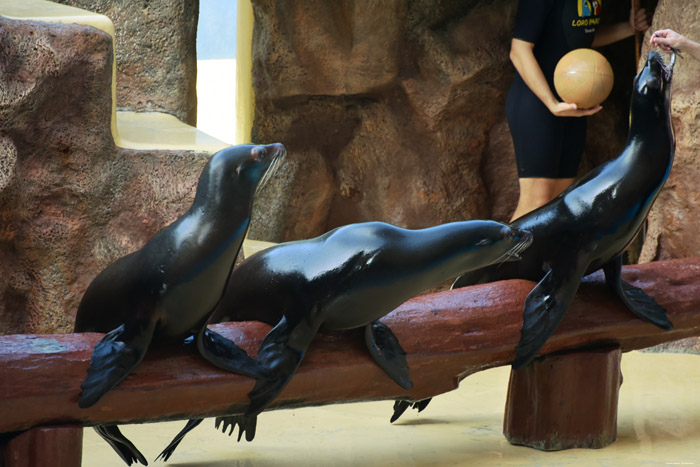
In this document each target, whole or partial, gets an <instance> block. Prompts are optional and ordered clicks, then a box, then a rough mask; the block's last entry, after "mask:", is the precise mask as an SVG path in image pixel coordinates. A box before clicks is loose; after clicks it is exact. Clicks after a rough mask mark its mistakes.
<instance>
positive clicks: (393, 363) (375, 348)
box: [365, 321, 413, 389]
mask: <svg viewBox="0 0 700 467" xmlns="http://www.w3.org/2000/svg"><path fill="white" fill-rule="evenodd" d="M365 344H366V345H367V350H368V351H369V354H370V355H371V356H372V359H373V360H374V361H375V362H376V363H377V365H379V368H381V369H382V370H384V373H386V374H387V375H388V376H389V378H391V379H392V380H393V381H394V382H395V383H396V384H398V385H399V386H401V387H402V388H404V389H411V388H412V387H413V382H412V381H411V378H410V376H409V375H408V362H407V361H406V352H405V351H404V350H403V348H402V347H401V344H399V340H398V339H397V338H396V336H395V335H394V333H393V332H391V329H389V327H388V326H387V325H385V324H382V323H380V322H379V321H375V322H373V323H370V324H368V325H367V326H365Z"/></svg>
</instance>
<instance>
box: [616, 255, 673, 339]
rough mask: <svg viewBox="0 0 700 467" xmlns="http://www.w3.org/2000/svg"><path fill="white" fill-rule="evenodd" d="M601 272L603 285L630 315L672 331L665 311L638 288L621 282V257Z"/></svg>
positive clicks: (671, 325)
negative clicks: (603, 277)
mask: <svg viewBox="0 0 700 467" xmlns="http://www.w3.org/2000/svg"><path fill="white" fill-rule="evenodd" d="M603 272H604V273H605V283H606V284H608V287H610V289H611V290H612V291H613V292H615V294H616V295H617V296H618V297H620V300H622V303H624V304H625V306H626V307H627V308H628V309H629V310H630V311H631V312H632V313H634V314H635V315H637V316H639V317H640V318H643V319H645V320H647V321H649V322H650V323H652V324H654V325H656V326H658V327H660V328H661V329H665V330H667V331H668V330H671V329H673V324H672V323H671V321H669V319H668V317H667V316H666V310H665V309H664V308H663V307H661V306H660V305H659V304H658V303H656V300H654V298H653V297H650V296H649V295H647V294H646V292H644V291H643V290H642V289H640V288H639V287H635V286H633V285H632V284H630V283H629V282H625V281H623V280H622V255H620V256H618V257H616V258H615V259H613V260H612V261H610V262H609V263H607V264H606V265H605V266H603Z"/></svg>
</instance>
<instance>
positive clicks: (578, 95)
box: [554, 49, 614, 109]
mask: <svg viewBox="0 0 700 467" xmlns="http://www.w3.org/2000/svg"><path fill="white" fill-rule="evenodd" d="M613 81H614V76H613V71H612V67H611V66H610V63H609V62H608V61H607V60H606V59H605V57H603V55H602V54H600V53H599V52H596V51H595V50H593V49H576V50H572V51H571V52H569V53H567V54H566V55H564V56H563V57H562V58H561V59H560V60H559V63H557V66H556V68H555V69H554V88H555V89H556V90H557V93H559V96H560V97H561V98H562V100H563V101H564V102H567V103H569V104H576V105H577V106H578V108H579V109H589V108H591V107H595V106H596V105H598V104H600V103H601V102H603V101H604V100H605V99H606V98H607V97H608V95H609V94H610V91H611V90H612V87H613Z"/></svg>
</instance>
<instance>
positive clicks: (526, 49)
mask: <svg viewBox="0 0 700 467" xmlns="http://www.w3.org/2000/svg"><path fill="white" fill-rule="evenodd" d="M534 48H535V44H533V43H532V42H526V41H523V40H520V39H513V40H512V41H511V45H510V60H511V61H512V62H513V65H514V66H515V69H516V70H518V73H519V74H520V76H521V77H522V78H523V81H525V84H527V87H529V88H530V90H532V92H533V93H535V95H536V96H537V97H538V98H539V99H540V100H541V101H542V102H543V103H544V105H546V106H547V108H548V109H549V111H550V112H552V113H553V114H554V115H556V116H557V117H583V116H586V115H592V114H594V113H596V112H598V111H599V110H600V109H602V107H601V106H599V105H598V106H595V107H592V108H590V109H579V108H577V107H576V104H567V103H566V102H561V101H559V100H558V99H557V98H556V96H555V95H554V93H553V92H552V90H551V89H550V87H549V83H547V79H546V78H545V76H544V73H543V72H542V68H540V64H539V63H537V59H536V58H535V54H534V52H533V50H534Z"/></svg>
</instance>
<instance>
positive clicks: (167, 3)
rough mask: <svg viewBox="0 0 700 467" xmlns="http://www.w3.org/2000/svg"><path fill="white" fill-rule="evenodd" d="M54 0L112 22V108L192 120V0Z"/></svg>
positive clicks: (194, 27) (195, 0) (194, 22)
mask: <svg viewBox="0 0 700 467" xmlns="http://www.w3.org/2000/svg"><path fill="white" fill-rule="evenodd" d="M56 1H57V2H58V3H63V4H65V5H71V6H75V7H78V8H82V9H83V10H88V11H93V12H95V13H100V14H103V15H105V16H107V17H108V18H110V19H111V20H112V22H113V23H114V28H115V30H116V46H115V49H116V57H117V107H118V108H124V109H128V110H137V111H149V112H167V113H170V114H173V115H175V116H176V117H177V118H179V119H180V120H182V121H183V122H185V123H189V124H190V125H195V124H196V123H197V91H196V83H197V50H196V47H195V46H196V38H197V18H198V16H199V1H198V0H174V1H172V0H148V1H146V0H122V1H114V0H56ZM232 85H233V82H232Z"/></svg>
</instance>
